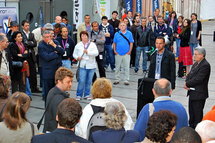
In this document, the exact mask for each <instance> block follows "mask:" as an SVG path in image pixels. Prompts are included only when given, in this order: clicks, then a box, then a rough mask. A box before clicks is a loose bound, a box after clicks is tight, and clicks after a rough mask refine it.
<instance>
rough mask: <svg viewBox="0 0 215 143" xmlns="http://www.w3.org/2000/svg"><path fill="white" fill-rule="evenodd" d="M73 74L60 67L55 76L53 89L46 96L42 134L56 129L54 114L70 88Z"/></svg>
mask: <svg viewBox="0 0 215 143" xmlns="http://www.w3.org/2000/svg"><path fill="white" fill-rule="evenodd" d="M72 79H73V73H72V71H71V70H69V69H67V68H64V67H60V68H59V69H58V70H57V71H56V74H55V83H56V85H55V87H53V88H52V89H51V90H50V91H49V94H48V96H47V104H46V110H47V111H46V113H45V121H44V128H43V132H44V133H45V132H52V131H53V130H55V129H56V128H57V121H56V113H57V106H58V104H59V103H60V102H61V101H63V100H64V99H66V98H69V94H68V93H66V91H70V90H71V88H72Z"/></svg>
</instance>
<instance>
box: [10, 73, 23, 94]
mask: <svg viewBox="0 0 215 143" xmlns="http://www.w3.org/2000/svg"><path fill="white" fill-rule="evenodd" d="M11 86H12V93H14V92H16V91H20V92H25V84H24V83H23V79H22V77H21V78H20V79H19V80H12V82H11Z"/></svg>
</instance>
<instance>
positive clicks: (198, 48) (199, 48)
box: [195, 46, 206, 57]
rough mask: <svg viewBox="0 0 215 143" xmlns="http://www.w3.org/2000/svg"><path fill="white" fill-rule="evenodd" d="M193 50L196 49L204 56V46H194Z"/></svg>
mask: <svg viewBox="0 0 215 143" xmlns="http://www.w3.org/2000/svg"><path fill="white" fill-rule="evenodd" d="M195 51H198V53H199V54H202V55H203V56H204V57H205V56H206V50H205V48H202V47H200V46H199V47H197V48H195Z"/></svg>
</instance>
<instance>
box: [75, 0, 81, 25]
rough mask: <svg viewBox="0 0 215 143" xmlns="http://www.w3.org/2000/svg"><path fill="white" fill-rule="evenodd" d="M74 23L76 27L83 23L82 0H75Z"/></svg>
mask: <svg viewBox="0 0 215 143" xmlns="http://www.w3.org/2000/svg"><path fill="white" fill-rule="evenodd" d="M73 8H74V11H73V23H74V24H76V27H77V26H78V25H79V24H80V23H82V0H74V4H73Z"/></svg>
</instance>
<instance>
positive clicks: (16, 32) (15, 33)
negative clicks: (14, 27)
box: [12, 31, 22, 42]
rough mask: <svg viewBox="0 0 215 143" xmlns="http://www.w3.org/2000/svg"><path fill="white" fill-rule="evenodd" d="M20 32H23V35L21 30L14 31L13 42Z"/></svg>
mask: <svg viewBox="0 0 215 143" xmlns="http://www.w3.org/2000/svg"><path fill="white" fill-rule="evenodd" d="M18 34H21V35H22V32H20V31H15V32H14V33H13V35H12V40H13V42H15V41H16V40H15V39H16V36H17V35H18Z"/></svg>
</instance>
